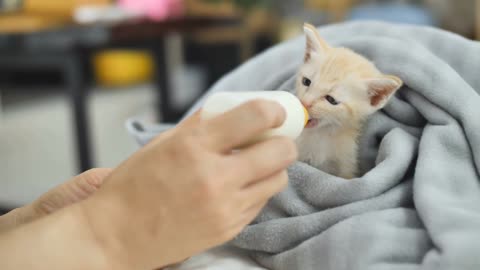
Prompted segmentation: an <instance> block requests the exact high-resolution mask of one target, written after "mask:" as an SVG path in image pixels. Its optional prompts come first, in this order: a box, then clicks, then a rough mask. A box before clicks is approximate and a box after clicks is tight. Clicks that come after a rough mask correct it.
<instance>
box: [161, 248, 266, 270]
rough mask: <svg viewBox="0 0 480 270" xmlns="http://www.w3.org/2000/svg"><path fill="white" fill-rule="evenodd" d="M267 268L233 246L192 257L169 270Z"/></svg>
mask: <svg viewBox="0 0 480 270" xmlns="http://www.w3.org/2000/svg"><path fill="white" fill-rule="evenodd" d="M207 269H208V270H265V269H266V268H263V267H260V266H258V265H257V264H256V263H255V262H254V261H253V260H252V259H250V258H249V257H248V256H247V255H246V254H245V253H244V252H242V251H241V250H239V249H236V248H233V247H219V248H216V249H212V250H210V251H208V252H205V253H202V254H200V255H197V256H195V257H192V258H190V259H188V260H186V261H185V262H183V263H181V264H179V265H176V266H172V267H169V268H168V270H207Z"/></svg>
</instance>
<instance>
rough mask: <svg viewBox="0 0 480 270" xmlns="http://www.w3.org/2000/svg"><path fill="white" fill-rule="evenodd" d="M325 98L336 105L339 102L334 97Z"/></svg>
mask: <svg viewBox="0 0 480 270" xmlns="http://www.w3.org/2000/svg"><path fill="white" fill-rule="evenodd" d="M325 99H326V100H327V101H328V102H329V103H330V104H332V105H338V104H339V102H338V101H337V100H336V99H334V98H333V97H332V96H326V97H325Z"/></svg>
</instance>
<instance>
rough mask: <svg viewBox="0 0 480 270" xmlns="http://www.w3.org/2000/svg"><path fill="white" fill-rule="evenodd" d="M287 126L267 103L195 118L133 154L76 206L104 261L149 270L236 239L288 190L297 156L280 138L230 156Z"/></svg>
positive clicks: (289, 142) (278, 109)
mask: <svg viewBox="0 0 480 270" xmlns="http://www.w3.org/2000/svg"><path fill="white" fill-rule="evenodd" d="M284 119H285V111H284V110H283V108H282V107H281V106H280V105H278V104H276V103H274V102H268V101H252V102H249V103H246V104H244V105H241V106H239V107H238V108H236V109H234V110H232V111H230V112H228V113H226V114H224V115H222V116H219V117H217V118H214V119H210V120H200V119H199V114H198V113H197V114H196V115H194V116H192V117H190V118H189V119H187V120H186V121H185V122H183V123H181V124H180V125H179V126H178V127H176V128H175V129H173V130H171V131H168V132H166V133H164V134H161V135H160V136H158V137H157V138H156V139H155V140H153V141H152V142H151V143H150V144H148V145H147V146H145V147H144V148H143V149H141V150H140V151H138V152H137V153H136V154H134V155H133V156H132V157H131V158H130V159H128V160H127V161H126V162H124V163H123V164H122V165H120V166H119V167H118V168H117V169H116V170H115V171H114V172H113V173H112V174H111V175H110V176H109V177H108V178H107V179H106V181H105V183H104V185H103V186H102V187H101V188H100V190H99V191H98V192H97V193H96V194H95V195H94V196H92V197H91V198H90V199H88V200H85V201H84V202H82V203H81V205H82V208H83V213H84V215H85V217H86V218H87V220H88V224H89V226H90V228H91V230H92V232H93V233H94V234H95V236H96V238H97V239H98V241H99V244H100V245H101V246H102V249H103V250H104V251H105V253H106V254H107V257H109V258H115V260H118V261H121V263H119V265H125V267H126V269H128V268H130V269H153V268H157V267H161V266H165V265H169V264H172V263H176V262H178V261H181V260H183V259H185V258H187V257H190V256H192V255H194V254H196V253H199V252H201V251H204V250H207V249H209V248H211V247H214V246H217V245H220V244H223V243H225V242H227V241H229V240H231V239H232V238H233V237H235V236H236V235H237V234H238V233H239V232H240V231H241V230H242V229H243V228H244V227H245V226H246V225H248V224H249V223H250V222H251V221H252V220H253V219H254V218H255V216H256V215H257V214H258V213H259V211H260V210H261V209H262V208H263V207H264V205H265V204H266V203H267V201H268V200H269V198H270V197H272V196H273V195H275V194H276V193H278V192H280V191H281V190H282V189H283V188H284V187H285V185H286V184H287V181H288V176H287V174H286V168H287V166H288V165H290V164H291V163H292V162H293V161H294V160H295V159H296V157H297V150H296V146H295V144H294V142H293V141H292V140H290V139H288V138H280V137H277V138H271V139H268V140H265V141H262V142H259V143H257V144H254V145H250V146H248V147H245V148H243V149H241V151H232V150H233V149H236V148H238V147H239V146H241V145H244V144H245V143H246V142H248V141H250V140H251V138H253V137H255V136H257V135H259V134H261V133H263V132H264V131H266V130H268V129H270V128H274V127H278V126H280V125H281V124H282V123H283V121H284ZM117 265H118V264H117Z"/></svg>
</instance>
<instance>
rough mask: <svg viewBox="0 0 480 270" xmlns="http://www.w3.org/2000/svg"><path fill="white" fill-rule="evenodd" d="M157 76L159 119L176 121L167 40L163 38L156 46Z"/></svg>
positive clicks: (156, 106)
mask: <svg viewBox="0 0 480 270" xmlns="http://www.w3.org/2000/svg"><path fill="white" fill-rule="evenodd" d="M154 55H155V63H156V76H155V87H156V88H157V89H156V91H157V101H156V104H155V108H156V112H157V120H158V121H159V122H160V121H161V122H164V123H175V122H176V121H178V119H177V118H178V116H177V113H176V111H175V108H174V107H173V106H172V101H171V93H170V91H171V84H170V77H169V73H168V60H167V57H168V52H167V40H166V38H162V39H161V40H160V42H159V44H156V45H155V48H154Z"/></svg>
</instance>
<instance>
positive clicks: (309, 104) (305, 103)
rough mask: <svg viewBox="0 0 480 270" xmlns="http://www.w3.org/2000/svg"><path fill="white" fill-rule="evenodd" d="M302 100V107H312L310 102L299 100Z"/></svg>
mask: <svg viewBox="0 0 480 270" xmlns="http://www.w3.org/2000/svg"><path fill="white" fill-rule="evenodd" d="M301 102H302V105H303V107H305V108H307V109H310V108H311V107H312V103H311V102H306V101H304V100H301Z"/></svg>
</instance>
